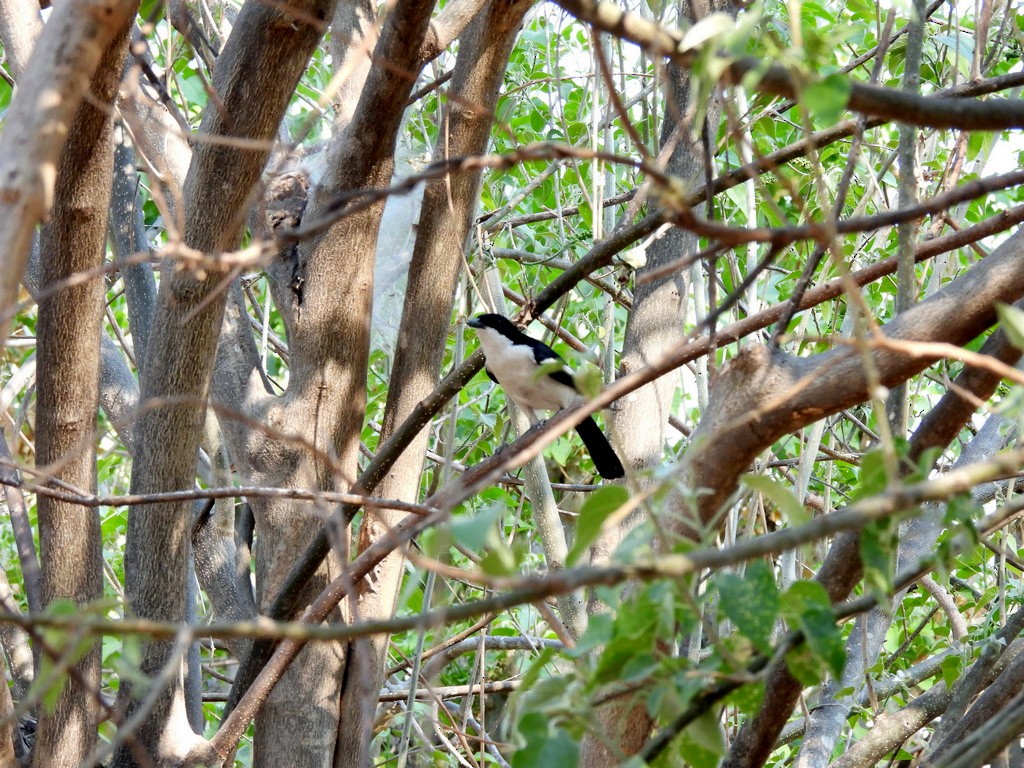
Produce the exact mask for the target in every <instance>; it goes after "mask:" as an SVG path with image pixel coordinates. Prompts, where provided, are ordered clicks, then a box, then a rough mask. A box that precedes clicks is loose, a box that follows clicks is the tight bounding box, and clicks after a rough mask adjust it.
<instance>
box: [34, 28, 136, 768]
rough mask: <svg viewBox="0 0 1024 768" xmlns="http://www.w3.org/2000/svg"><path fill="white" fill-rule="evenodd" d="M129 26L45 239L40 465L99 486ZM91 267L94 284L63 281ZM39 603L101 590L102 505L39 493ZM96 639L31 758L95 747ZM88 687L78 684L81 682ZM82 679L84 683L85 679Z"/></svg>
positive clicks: (72, 149)
mask: <svg viewBox="0 0 1024 768" xmlns="http://www.w3.org/2000/svg"><path fill="white" fill-rule="evenodd" d="M127 31H128V26H127V25H126V24H122V25H121V29H120V32H119V34H118V35H117V36H116V37H115V39H114V42H113V43H112V44H111V45H110V47H109V48H108V49H107V51H106V53H105V54H104V55H103V59H102V61H101V62H100V64H99V66H98V67H97V69H96V73H95V75H94V77H93V80H92V83H91V87H90V91H91V93H92V96H93V97H94V98H95V99H96V100H97V101H98V102H99V104H96V103H95V102H93V101H87V102H83V103H82V106H81V108H80V109H79V111H78V114H77V115H76V117H75V120H74V122H73V123H72V126H71V132H70V137H69V139H68V141H67V143H66V144H65V145H64V151H63V154H62V156H61V159H60V165H59V166H58V168H57V184H56V196H55V199H54V204H53V211H52V213H53V219H52V223H50V224H48V225H47V226H45V227H44V228H43V230H42V235H41V237H40V252H41V257H42V280H41V287H42V289H43V296H44V298H43V299H42V300H41V301H40V303H39V322H38V326H37V329H36V330H37V334H38V338H39V343H38V369H37V382H38V394H37V401H36V432H37V441H36V451H37V453H36V464H37V467H38V468H39V469H41V470H43V471H44V472H47V473H48V474H49V477H50V478H52V479H53V480H58V481H60V482H63V483H68V484H69V485H71V486H72V487H75V488H83V489H88V490H90V491H92V492H95V489H96V453H95V442H94V436H93V433H94V431H95V429H96V413H97V409H98V407H99V406H98V398H99V370H100V349H99V346H100V345H99V340H100V334H101V328H102V320H103V299H104V292H105V285H104V280H103V277H102V276H101V274H100V273H99V272H98V270H99V268H100V266H101V265H102V264H103V256H104V244H105V242H106V234H107V229H106V228H107V209H108V206H109V202H110V185H111V180H112V175H113V162H114V153H113V139H112V125H111V119H110V112H109V106H106V107H105V106H103V105H112V104H113V101H114V97H115V95H116V92H117V86H118V83H119V81H120V75H121V70H122V66H123V62H124V57H125V54H126V52H127V50H128V35H127ZM90 272H91V273H92V277H91V278H90V279H88V280H84V281H80V282H76V283H75V284H74V285H70V286H63V285H62V283H64V281H66V280H68V279H70V278H74V277H79V276H81V275H82V274H88V273H90ZM38 506H39V543H40V549H41V555H42V557H41V570H42V587H43V601H44V603H46V604H51V603H53V602H54V601H55V600H58V599H68V600H72V601H74V602H75V603H78V604H80V605H87V604H88V603H90V602H92V601H94V600H97V599H99V598H100V597H102V595H103V561H102V557H103V556H102V546H101V542H100V524H99V518H98V516H97V514H96V510H95V509H92V508H89V507H83V506H78V505H75V504H70V503H67V502H63V501H59V500H57V499H54V498H51V497H48V496H40V497H39V502H38ZM100 661H101V660H100V645H99V643H98V642H97V643H94V644H93V645H92V647H91V648H90V649H89V651H88V652H87V653H86V654H85V655H84V657H83V658H82V659H81V660H80V661H78V662H77V663H76V664H75V670H76V672H77V675H76V677H77V680H76V679H72V680H69V681H68V683H67V685H66V686H65V687H64V689H63V692H62V693H61V695H60V697H59V698H58V700H57V703H56V706H55V707H54V709H53V711H52V712H47V711H45V710H44V711H42V712H41V713H40V717H39V728H38V733H37V737H36V744H35V749H34V751H33V765H36V766H62V765H66V766H78V765H79V764H80V763H81V762H82V761H84V760H85V758H86V756H87V755H88V754H89V752H91V751H92V749H93V747H94V746H95V743H96V728H97V724H98V714H99V713H98V711H97V704H96V702H95V700H94V696H95V694H96V693H97V692H98V690H99V687H100ZM79 680H80V681H82V683H83V684H79V682H78V681H79ZM83 685H84V687H83Z"/></svg>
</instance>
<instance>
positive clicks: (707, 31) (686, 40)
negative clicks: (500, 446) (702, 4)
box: [679, 11, 736, 53]
mask: <svg viewBox="0 0 1024 768" xmlns="http://www.w3.org/2000/svg"><path fill="white" fill-rule="evenodd" d="M735 26H736V22H735V21H734V20H733V18H732V16H730V15H728V14H726V13H721V12H720V11H718V12H715V13H709V14H708V15H707V16H705V17H704V18H703V19H701V20H700V21H698V22H697V23H696V24H694V25H693V26H692V27H690V28H689V29H688V30H686V34H684V35H683V42H681V43H680V44H679V52H680V53H685V52H686V51H690V50H693V49H694V48H699V47H700V46H701V45H703V44H704V43H706V42H708V41H709V40H713V39H714V38H716V37H720V36H722V35H724V34H726V33H727V32H731V31H732V30H733V29H734V28H735Z"/></svg>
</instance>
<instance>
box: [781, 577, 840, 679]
mask: <svg viewBox="0 0 1024 768" xmlns="http://www.w3.org/2000/svg"><path fill="white" fill-rule="evenodd" d="M782 613H783V615H784V616H785V617H786V620H787V621H788V622H789V623H790V625H792V626H796V627H799V628H800V629H801V631H803V633H804V637H805V642H806V645H807V648H808V649H809V650H810V651H811V653H812V654H813V655H814V656H815V657H816V658H817V660H818V663H819V664H821V663H824V664H825V666H826V667H828V669H829V671H830V672H832V674H833V676H835V677H839V676H840V675H841V674H842V673H843V665H844V664H845V663H846V650H845V648H844V646H843V636H842V633H840V631H839V627H837V626H836V619H835V615H834V614H833V612H832V604H831V603H830V602H829V599H828V593H827V592H826V591H825V588H824V587H823V586H821V584H819V583H818V582H816V581H798V582H796V583H795V584H793V586H791V587H790V588H789V589H787V590H786V591H785V592H784V593H783V595H782ZM794 674H795V673H794Z"/></svg>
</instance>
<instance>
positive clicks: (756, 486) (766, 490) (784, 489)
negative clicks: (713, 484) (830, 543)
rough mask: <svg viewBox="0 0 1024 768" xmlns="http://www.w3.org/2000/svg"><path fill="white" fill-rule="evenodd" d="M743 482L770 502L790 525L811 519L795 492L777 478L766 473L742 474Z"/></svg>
mask: <svg viewBox="0 0 1024 768" xmlns="http://www.w3.org/2000/svg"><path fill="white" fill-rule="evenodd" d="M743 484H744V485H745V486H747V487H748V488H750V489H751V490H752V491H757V492H758V493H760V494H761V495H762V496H764V497H765V498H766V499H768V500H769V501H770V502H772V504H774V505H775V506H776V507H777V508H778V510H779V512H780V513H781V514H782V516H783V518H785V520H786V522H788V523H789V524H790V525H801V524H802V523H806V522H808V521H809V520H810V519H811V516H810V514H809V513H808V512H807V510H806V509H805V508H804V505H803V504H801V503H800V500H799V499H798V498H797V497H796V494H794V493H793V491H791V490H790V489H789V487H788V486H786V485H783V484H782V483H780V482H778V481H777V480H773V479H772V478H770V477H768V476H767V475H744V477H743Z"/></svg>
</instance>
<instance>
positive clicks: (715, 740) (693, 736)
mask: <svg viewBox="0 0 1024 768" xmlns="http://www.w3.org/2000/svg"><path fill="white" fill-rule="evenodd" d="M679 754H680V756H681V757H682V758H683V759H684V760H685V761H686V763H687V765H690V766H692V768H717V766H718V763H719V762H720V761H721V758H722V756H723V755H724V754H725V737H724V735H723V734H722V726H721V724H720V723H719V722H718V709H717V708H715V709H712V710H708V711H707V712H705V713H704V714H703V715H701V716H700V717H698V718H697V719H696V720H694V721H693V722H692V723H690V725H689V726H687V728H686V730H685V731H683V732H682V734H681V735H680V737H679Z"/></svg>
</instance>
